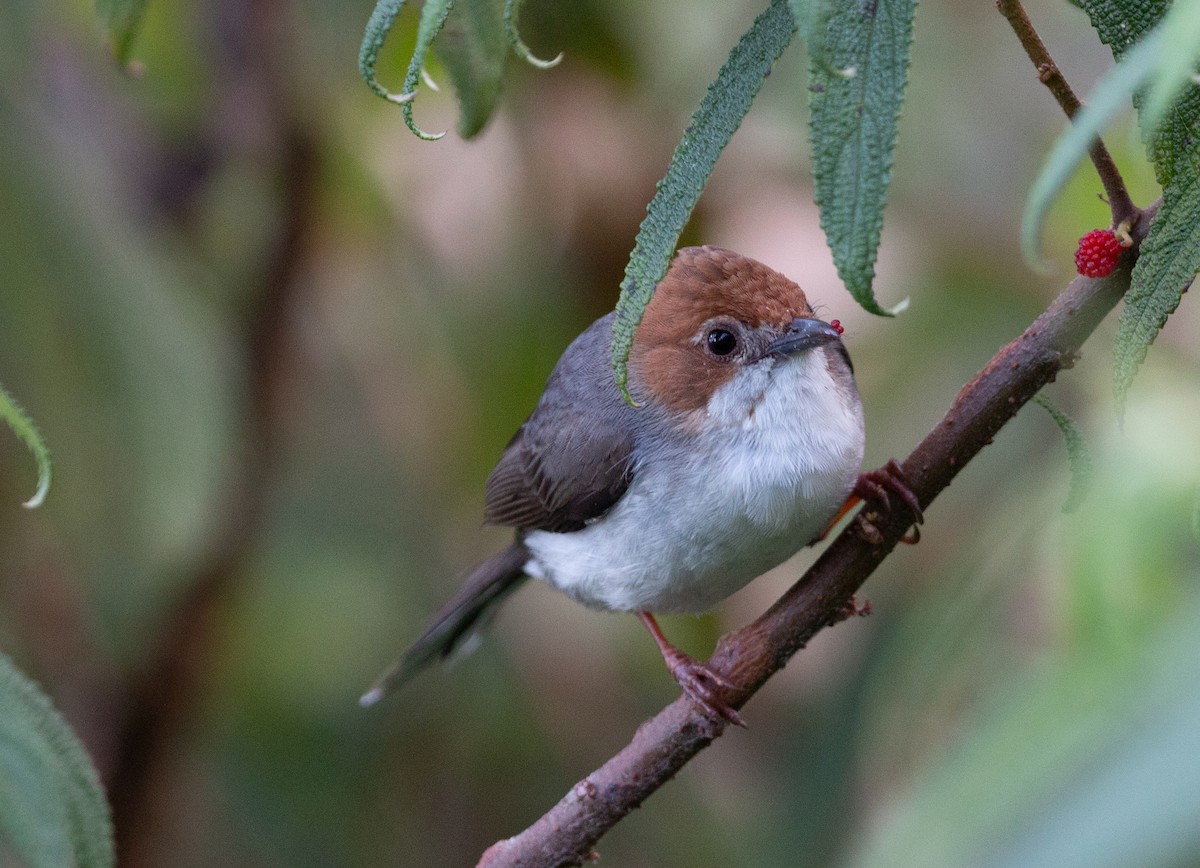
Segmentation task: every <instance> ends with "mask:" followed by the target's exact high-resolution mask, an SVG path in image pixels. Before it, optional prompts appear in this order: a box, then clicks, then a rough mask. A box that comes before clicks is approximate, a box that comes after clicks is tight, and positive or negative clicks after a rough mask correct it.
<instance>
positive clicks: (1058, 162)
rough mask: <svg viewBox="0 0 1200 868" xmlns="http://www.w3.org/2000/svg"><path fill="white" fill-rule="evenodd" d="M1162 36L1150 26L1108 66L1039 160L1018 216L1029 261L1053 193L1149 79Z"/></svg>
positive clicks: (1034, 257)
mask: <svg viewBox="0 0 1200 868" xmlns="http://www.w3.org/2000/svg"><path fill="white" fill-rule="evenodd" d="M1164 38H1165V33H1164V32H1163V31H1161V30H1160V31H1154V32H1152V34H1151V35H1150V36H1149V37H1148V38H1147V39H1146V40H1145V41H1143V42H1140V43H1138V45H1137V46H1136V47H1135V48H1134V49H1133V50H1132V51H1130V52H1128V53H1127V54H1126V55H1125V56H1124V57H1122V58H1121V61H1120V62H1119V63H1118V64H1117V65H1116V66H1115V67H1113V68H1112V69H1111V70H1109V72H1108V74H1107V75H1105V76H1104V78H1102V79H1101V80H1100V83H1099V84H1098V85H1097V86H1096V89H1095V90H1094V91H1093V92H1092V94H1091V96H1090V97H1089V98H1088V101H1087V103H1086V104H1085V105H1084V107H1083V109H1082V110H1080V111H1079V113H1078V114H1076V115H1075V118H1074V120H1073V121H1072V122H1071V124H1070V126H1068V127H1067V130H1066V132H1064V133H1063V134H1062V136H1060V137H1059V139H1058V141H1057V142H1055V143H1054V147H1053V148H1051V150H1050V155H1049V156H1048V157H1046V161H1045V162H1044V163H1043V164H1042V169H1041V171H1040V172H1039V173H1038V176H1037V179H1036V180H1035V181H1034V182H1033V186H1032V187H1031V188H1030V190H1029V197H1028V198H1027V199H1026V202H1025V216H1024V217H1023V218H1022V221H1021V248H1022V250H1023V252H1024V254H1025V258H1026V259H1027V260H1029V261H1030V262H1037V261H1038V260H1039V259H1040V252H1039V243H1038V241H1039V238H1040V237H1041V233H1042V223H1043V222H1044V221H1045V219H1046V213H1047V212H1048V211H1049V210H1050V205H1051V204H1052V203H1053V202H1054V198H1055V197H1056V196H1057V195H1058V193H1059V192H1060V191H1061V190H1062V188H1063V186H1064V185H1065V184H1066V183H1067V181H1068V180H1069V179H1070V177H1071V174H1072V173H1073V172H1074V171H1075V168H1076V166H1078V165H1079V162H1080V161H1081V160H1082V159H1083V158H1084V157H1086V156H1087V153H1088V149H1089V148H1090V147H1091V146H1092V142H1094V141H1095V140H1096V137H1097V136H1098V135H1099V134H1100V131H1101V130H1103V129H1104V128H1105V127H1106V126H1107V125H1108V124H1109V122H1110V121H1112V119H1113V118H1114V117H1115V116H1116V115H1117V113H1118V112H1120V111H1121V110H1122V109H1124V108H1125V107H1126V106H1127V105H1128V104H1129V98H1130V97H1131V96H1133V95H1134V93H1135V92H1136V91H1137V90H1138V88H1140V87H1141V86H1142V85H1143V84H1145V83H1146V81H1147V80H1149V78H1150V76H1151V75H1152V74H1153V73H1154V70H1155V68H1156V66H1157V63H1158V54H1159V52H1160V51H1161V50H1162V43H1163V41H1164Z"/></svg>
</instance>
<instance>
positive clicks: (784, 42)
mask: <svg viewBox="0 0 1200 868" xmlns="http://www.w3.org/2000/svg"><path fill="white" fill-rule="evenodd" d="M795 32H796V25H795V22H794V20H793V18H792V13H791V10H790V8H789V6H788V2H787V0H771V5H770V6H768V7H767V9H766V11H764V12H763V13H762V14H761V15H759V16H758V18H757V19H755V21H754V24H753V25H751V27H750V29H749V30H747V31H746V32H745V33H744V34H743V35H742V38H741V39H739V40H738V43H737V45H735V46H734V47H733V50H732V51H731V52H729V57H728V58H727V59H726V61H725V64H724V65H723V66H722V67H721V69H720V71H719V72H718V73H717V78H716V80H715V81H714V82H713V83H712V84H711V85H709V88H708V93H706V94H705V95H704V99H703V100H702V101H701V102H700V107H699V108H698V109H696V113H695V114H694V115H692V122H691V124H690V125H689V126H688V128H687V131H686V132H685V133H684V136H683V139H682V141H680V143H679V145H678V146H677V147H676V148H675V153H674V154H672V155H671V164H670V166H668V167H667V173H666V175H664V176H663V179H662V180H661V181H659V182H658V188H657V190H656V191H655V193H654V198H653V199H652V200H651V201H650V205H649V206H648V207H647V209H646V218H645V219H644V220H643V221H642V225H641V228H640V229H639V230H638V234H637V239H636V240H635V242H634V246H633V253H631V254H630V257H629V264H628V265H627V266H626V267H625V279H624V280H623V281H622V282H621V297H620V298H619V299H618V300H617V315H616V318H615V320H614V321H613V345H612V366H613V373H614V375H615V377H616V381H617V385H618V386H619V387H620V389H621V394H623V395H624V396H625V399H626V400H627V401H629V402H630V403H633V400H632V398H630V396H629V384H628V380H629V372H628V368H627V366H628V362H629V348H630V346H631V345H632V344H633V333H634V330H635V329H636V328H637V326H638V323H640V322H641V321H642V314H643V313H644V312H645V310H646V305H647V304H649V303H650V296H651V295H652V294H653V292H654V287H655V286H656V285H657V284H658V282H659V281H660V280H662V278H663V275H665V274H666V273H667V266H668V264H669V263H670V261H671V254H672V253H673V252H674V251H675V245H676V244H677V243H678V241H679V235H680V233H682V232H683V228H684V226H685V225H687V221H688V218H690V217H691V214H692V209H693V208H694V207H695V205H696V201H697V200H698V199H699V198H700V193H701V191H702V190H703V189H704V185H705V184H706V183H707V182H708V177H709V175H711V174H712V170H713V167H714V166H715V165H716V163H717V158H718V157H720V156H721V152H722V151H723V150H725V146H726V145H728V144H729V140H730V139H731V138H733V134H734V133H735V132H736V131H737V128H738V127H739V126H741V123H742V118H744V117H745V116H746V112H747V111H749V110H750V104H751V103H752V102H753V101H754V97H755V96H756V95H757V94H758V91H759V88H761V87H762V84H763V81H764V79H765V78H766V77H767V76H768V75H769V74H770V72H771V67H773V66H774V65H775V61H776V60H778V59H779V55H781V54H782V53H783V50H784V49H785V48H787V47H788V45H789V43H791V41H792V35H793V34H794V33H795Z"/></svg>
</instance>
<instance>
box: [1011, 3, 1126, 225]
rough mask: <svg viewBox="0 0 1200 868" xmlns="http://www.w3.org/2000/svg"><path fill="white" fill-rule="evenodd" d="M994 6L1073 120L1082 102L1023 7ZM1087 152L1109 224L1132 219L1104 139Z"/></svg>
mask: <svg viewBox="0 0 1200 868" xmlns="http://www.w3.org/2000/svg"><path fill="white" fill-rule="evenodd" d="M996 8H997V9H999V10H1000V14H1001V15H1003V16H1004V17H1005V18H1006V19H1007V20H1008V23H1009V25H1010V26H1011V27H1012V29H1013V32H1014V33H1015V34H1016V35H1017V39H1018V40H1020V42H1021V47H1022V48H1024V49H1025V53H1026V54H1027V55H1029V59H1030V60H1032V61H1033V65H1034V67H1035V68H1036V69H1037V74H1038V80H1039V81H1040V82H1041V83H1042V84H1044V85H1046V88H1047V89H1048V90H1049V91H1050V93H1051V94H1052V95H1053V96H1054V98H1055V99H1056V100H1057V101H1058V104H1059V106H1061V107H1062V110H1063V111H1064V112H1065V113H1066V115H1067V118H1068V119H1074V117H1075V115H1076V114H1077V113H1078V112H1079V110H1080V109H1081V108H1083V104H1082V103H1081V102H1080V101H1079V97H1077V96H1075V91H1073V90H1072V89H1071V85H1070V84H1069V83H1068V82H1067V79H1066V77H1065V76H1064V75H1063V74H1062V70H1061V69H1059V68H1058V64H1057V63H1055V62H1054V58H1053V57H1051V56H1050V52H1049V50H1048V49H1047V48H1046V44H1045V43H1044V42H1042V37H1041V36H1039V35H1038V32H1037V29H1036V28H1035V27H1034V26H1033V22H1032V21H1030V20H1029V16H1028V15H1027V14H1026V12H1025V7H1024V6H1022V5H1021V0H996ZM1088 154H1089V156H1091V158H1092V165H1093V166H1095V167H1096V172H1097V174H1099V175H1100V183H1102V184H1103V185H1104V192H1105V194H1106V195H1107V196H1108V206H1109V208H1111V209H1112V218H1113V226H1118V225H1120V224H1121V223H1122V222H1124V221H1125V220H1133V218H1134V217H1135V216H1136V215H1137V213H1138V208H1137V206H1136V205H1134V204H1133V200H1132V199H1131V198H1129V191H1128V190H1127V189H1125V180H1124V179H1123V178H1122V177H1121V173H1120V171H1118V169H1117V164H1116V163H1115V162H1114V161H1113V158H1112V154H1110V153H1109V152H1108V148H1106V147H1105V146H1104V142H1103V141H1101V140H1100V138H1099V137H1097V138H1096V141H1095V142H1093V143H1092V146H1091V148H1089V149H1088Z"/></svg>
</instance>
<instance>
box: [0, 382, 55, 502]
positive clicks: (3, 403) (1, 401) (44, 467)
mask: <svg viewBox="0 0 1200 868" xmlns="http://www.w3.org/2000/svg"><path fill="white" fill-rule="evenodd" d="M0 419H3V420H4V421H5V422H6V423H8V427H9V428H11V429H12V432H13V433H14V434H16V435H17V437H18V438H19V439H20V440H21V442H22V443H24V444H25V445H26V446H27V447H29V451H30V452H32V453H33V457H34V460H36V461H37V469H38V485H37V491H35V492H34V493H33V497H31V498H29V500H27V501H25V503H24V506H25V507H26V508H27V509H36V508H37V507H39V506H41V505H42V502H43V501H44V500H45V499H46V492H48V491H49V490H50V472H51V469H52V468H51V465H50V450H49V449H47V448H46V443H45V441H44V440H42V434H41V432H40V431H38V429H37V425H35V424H33V420H32V419H30V418H29V414H28V413H26V412H25V411H24V410H23V409H21V405H20V404H18V403H17V402H16V401H15V400H14V399H13V397H12V395H10V394H8V392H6V391H5V390H4V387H3V386H0Z"/></svg>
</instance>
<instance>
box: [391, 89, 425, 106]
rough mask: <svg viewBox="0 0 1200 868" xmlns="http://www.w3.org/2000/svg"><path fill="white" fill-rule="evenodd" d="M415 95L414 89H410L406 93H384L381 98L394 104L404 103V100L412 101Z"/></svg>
mask: <svg viewBox="0 0 1200 868" xmlns="http://www.w3.org/2000/svg"><path fill="white" fill-rule="evenodd" d="M416 97H417V92H416V91H415V90H410V91H409V92H408V93H384V95H383V98H384V99H386V100H387V101H388V102H394V103H395V104H396V105H404V104H405V103H406V102H412V101H413V100H414V99H416Z"/></svg>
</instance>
